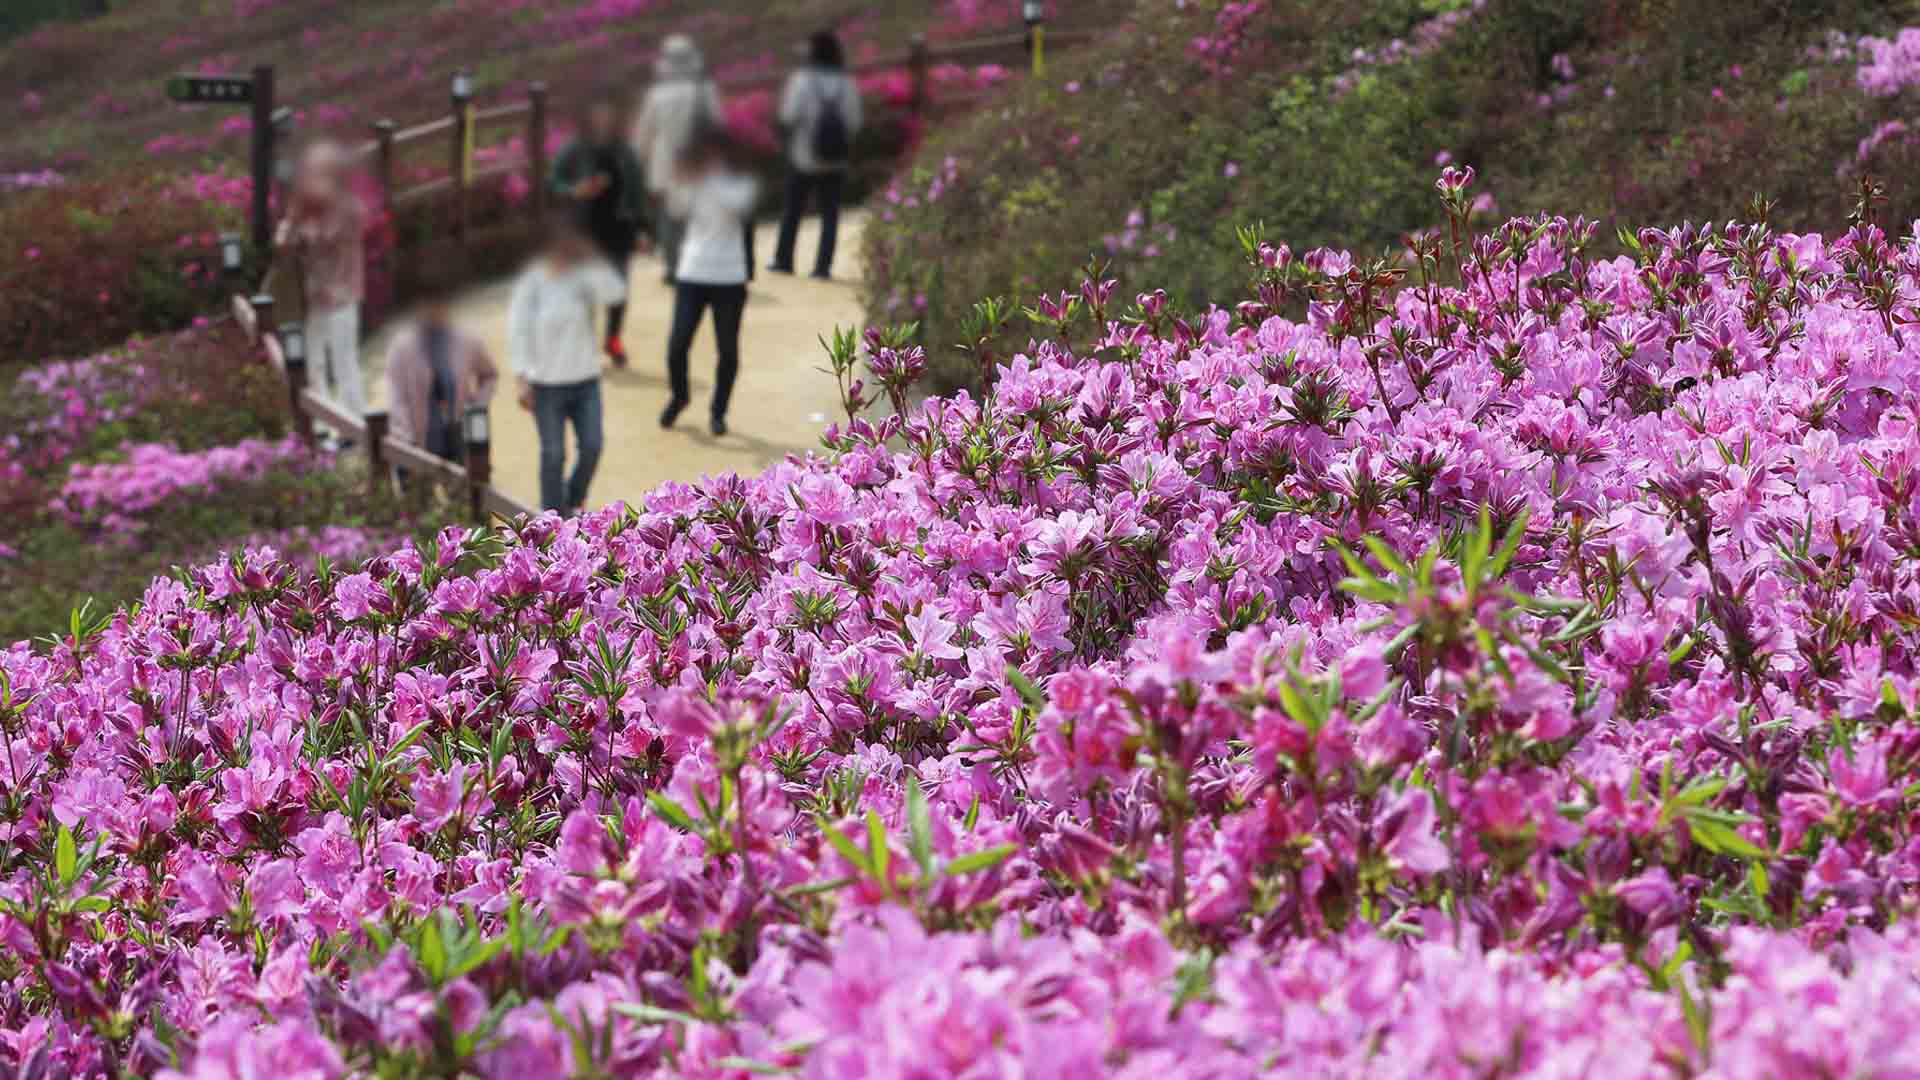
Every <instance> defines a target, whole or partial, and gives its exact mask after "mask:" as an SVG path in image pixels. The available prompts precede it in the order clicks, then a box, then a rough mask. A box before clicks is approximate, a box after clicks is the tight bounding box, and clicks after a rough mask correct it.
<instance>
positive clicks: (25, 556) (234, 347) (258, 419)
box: [0, 322, 459, 642]
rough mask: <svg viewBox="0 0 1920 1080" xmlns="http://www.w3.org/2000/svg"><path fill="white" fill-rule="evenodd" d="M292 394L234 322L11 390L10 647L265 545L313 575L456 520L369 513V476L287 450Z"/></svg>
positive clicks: (43, 372) (89, 361)
mask: <svg viewBox="0 0 1920 1080" xmlns="http://www.w3.org/2000/svg"><path fill="white" fill-rule="evenodd" d="M286 395H287V390H286V382H285V380H284V379H283V378H282V377H281V376H280V375H279V374H278V373H277V372H274V371H272V370H271V369H270V368H269V367H267V365H266V364H265V362H264V360H263V359H262V358H261V356H260V353H259V350H258V349H257V348H254V347H252V346H249V345H248V344H247V343H246V342H245V340H244V339H243V337H242V335H241V333H240V332H239V330H238V329H236V328H235V327H233V326H231V325H230V324H223V323H207V322H202V323H201V324H200V325H197V326H194V327H191V328H189V329H187V330H185V331H181V332H179V333H176V334H170V335H163V336H159V337H154V338H144V339H136V340H134V341H133V342H130V343H129V344H128V345H127V346H125V347H123V348H120V349H115V350H111V351H108V352H103V353H98V354H95V355H93V356H89V357H85V358H83V359H79V360H70V361H57V362H52V363H46V364H41V365H39V366H37V367H31V368H27V369H25V370H22V371H20V372H18V373H17V374H16V375H15V377H14V378H12V379H11V380H9V383H8V385H7V386H6V387H5V388H4V390H0V595H4V596H5V597H6V599H7V602H6V604H5V605H4V606H0V640H4V641H8V642H12V641H15V640H19V639H23V638H28V637H36V636H39V635H43V634H47V633H51V632H53V631H54V630H57V629H61V628H64V627H68V626H69V624H70V616H71V615H72V613H73V610H74V608H75V607H76V606H80V605H83V604H86V605H90V607H91V608H92V609H93V610H96V611H99V610H111V609H112V608H113V607H116V606H119V605H120V604H123V603H126V602H129V601H131V600H134V599H136V598H138V597H139V595H140V593H141V592H142V591H144V590H145V588H146V587H147V585H148V584H149V583H150V582H151V581H152V579H153V577H154V576H155V575H156V574H165V573H168V572H169V571H170V569H171V568H172V567H174V566H176V565H192V564H194V563H196V562H201V561H204V560H206V559H208V558H212V557H215V556H217V555H218V554H219V553H220V552H222V551H226V550H235V549H237V548H239V547H241V546H248V545H252V544H254V543H255V542H256V541H257V542H258V543H263V544H271V545H272V546H274V547H275V548H276V549H278V550H280V551H282V552H283V553H285V555H286V557H287V558H289V559H290V560H295V561H299V562H301V564H302V565H307V566H311V565H312V564H313V561H314V559H316V558H318V557H320V556H331V557H336V558H337V557H338V556H339V555H340V554H342V553H349V554H359V553H365V552H367V551H369V550H373V549H376V548H382V547H390V546H392V544H394V543H396V542H398V540H399V539H401V538H404V537H406V536H409V535H413V534H415V533H420V532H422V531H423V530H424V533H425V534H427V535H430V534H431V533H432V531H433V530H434V529H436V528H437V527H438V526H439V525H440V523H442V522H445V521H447V520H449V519H450V518H451V517H455V516H457V515H458V513H459V511H458V509H457V508H455V507H449V506H444V505H440V504H439V503H438V501H437V500H434V499H429V498H426V497H422V498H421V499H419V500H417V501H415V500H401V501H395V500H389V499H380V500H375V501H373V502H369V501H368V500H367V499H366V497H365V494H364V489H365V487H366V483H365V475H364V473H363V472H362V471H360V470H359V469H357V468H355V467H352V466H351V465H347V464H345V463H340V462H335V461H333V460H332V459H330V458H327V457H325V456H323V455H316V454H314V453H312V452H310V451H309V450H308V449H307V447H306V446H305V445H304V444H302V443H300V442H299V441H298V440H297V439H294V438H291V437H290V435H289V430H290V429H289V425H288V424H287V417H286V404H287V397H286ZM343 465H344V467H343Z"/></svg>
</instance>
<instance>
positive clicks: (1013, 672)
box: [1007, 664, 1047, 712]
mask: <svg viewBox="0 0 1920 1080" xmlns="http://www.w3.org/2000/svg"><path fill="white" fill-rule="evenodd" d="M1007 685H1009V686H1011V687H1013V691H1014V693H1016V694H1019V695H1020V700H1021V701H1024V702H1026V704H1027V708H1029V709H1032V710H1033V711H1034V712H1039V711H1041V710H1042V709H1045V708H1046V707H1047V696H1046V695H1045V694H1042V693H1041V692H1040V688H1039V687H1038V686H1035V685H1034V684H1033V680H1032V679H1029V678H1027V673H1026V672H1024V671H1021V670H1020V669H1019V668H1017V667H1014V666H1013V665H1012V664H1008V665H1007Z"/></svg>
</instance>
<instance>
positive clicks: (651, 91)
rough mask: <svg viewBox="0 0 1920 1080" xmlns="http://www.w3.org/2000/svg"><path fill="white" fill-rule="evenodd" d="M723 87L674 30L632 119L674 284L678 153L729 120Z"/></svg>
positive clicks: (656, 226)
mask: <svg viewBox="0 0 1920 1080" xmlns="http://www.w3.org/2000/svg"><path fill="white" fill-rule="evenodd" d="M725 122H726V121H725V117H724V116H723V115H722V113H721V106H720V89H719V87H718V86H717V85H716V84H715V83H714V81H713V77H712V76H711V75H709V74H708V73H707V62H706V58H705V56H703V55H702V54H701V52H700V47H699V46H698V45H696V44H694V41H693V39H692V38H690V37H687V36H686V35H685V34H674V35H672V36H670V37H668V38H667V40H666V41H664V42H662V43H661V46H660V57H659V59H657V60H656V61H654V65H653V85H651V86H649V87H647V92H646V94H645V95H643V96H642V97H641V99H640V108H639V111H638V114H637V118H636V119H635V120H634V124H633V134H632V142H633V152H634V153H635V154H636V155H638V156H639V158H640V163H641V165H642V166H643V167H644V168H645V170H646V174H647V192H648V194H649V195H651V196H652V199H653V207H654V222H653V234H654V238H655V239H656V240H657V241H658V242H659V244H660V257H661V259H662V261H663V262H664V263H665V265H666V278H667V283H668V284H672V283H673V272H674V268H675V267H677V266H678V265H679V264H680V237H681V234H682V232H683V223H682V222H681V221H680V220H679V219H677V218H675V217H674V216H673V213H672V212H671V210H670V209H669V205H668V203H669V200H668V195H669V191H670V189H671V188H672V186H673V184H674V181H675V176H676V173H677V171H678V169H679V166H680V156H681V155H682V154H683V153H685V152H686V149H687V147H688V146H690V145H692V143H693V140H694V139H695V138H696V137H697V136H698V135H699V134H700V133H701V132H702V131H705V130H707V129H711V128H717V127H720V126H722V125H723V124H724V123H725Z"/></svg>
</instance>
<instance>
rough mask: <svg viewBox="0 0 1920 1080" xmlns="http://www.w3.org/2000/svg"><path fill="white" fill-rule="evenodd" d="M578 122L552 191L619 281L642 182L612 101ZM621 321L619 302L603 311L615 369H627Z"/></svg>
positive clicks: (640, 209) (631, 243)
mask: <svg viewBox="0 0 1920 1080" xmlns="http://www.w3.org/2000/svg"><path fill="white" fill-rule="evenodd" d="M581 121H582V122H581V125H580V137H579V138H578V139H577V140H575V141H574V143H573V144H572V145H570V146H568V147H567V148H566V149H565V150H563V151H561V153H560V157H559V159H558V160H556V161H555V162H554V166H553V190H554V193H555V194H557V195H559V196H560V197H562V198H565V199H571V200H572V201H573V204H574V206H575V207H576V208H577V210H578V213H579V222H580V227H581V229H582V230H583V231H585V232H586V234H587V235H588V236H589V237H591V238H592V240H593V243H594V246H595V247H597V248H599V249H600V254H602V255H604V256H605V257H606V259H607V261H608V262H610V263H612V264H613V268H614V269H615V270H616V271H618V272H619V274H620V278H621V280H623V281H624V280H626V276H627V268H628V265H629V264H630V263H631V262H632V261H633V253H634V250H635V249H636V248H637V247H638V246H639V239H640V224H641V222H642V221H643V220H644V215H645V213H646V205H647V188H646V179H645V177H644V176H643V175H642V174H641V169H640V159H639V158H638V157H636V156H634V153H633V148H632V147H631V146H629V145H628V144H627V140H626V138H625V137H624V134H623V132H622V131H621V124H620V107H619V105H618V104H616V103H615V101H614V100H613V99H612V98H600V99H598V100H595V101H594V102H593V103H592V104H591V105H589V106H588V107H587V110H586V112H585V114H584V115H583V116H582V117H581ZM626 317H627V305H626V301H625V300H622V301H620V302H619V303H616V304H612V305H610V306H609V307H608V308H607V336H606V352H607V357H608V358H609V359H611V360H612V361H613V365H614V366H615V367H618V368H623V367H626V366H627V347H626V344H625V342H623V341H622V340H621V338H620V330H621V328H622V326H623V325H624V324H625V322H626Z"/></svg>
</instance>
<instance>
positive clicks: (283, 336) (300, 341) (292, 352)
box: [280, 323, 307, 373]
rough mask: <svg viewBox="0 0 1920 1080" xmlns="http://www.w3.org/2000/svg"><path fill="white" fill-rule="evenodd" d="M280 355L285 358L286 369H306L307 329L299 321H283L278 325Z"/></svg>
mask: <svg viewBox="0 0 1920 1080" xmlns="http://www.w3.org/2000/svg"><path fill="white" fill-rule="evenodd" d="M280 355H281V356H283V357H285V358H286V361H287V371H288V372H289V373H291V372H300V371H305V370H307V329H306V327H304V326H301V325H300V324H299V323H284V324H282V325H281V327H280Z"/></svg>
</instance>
